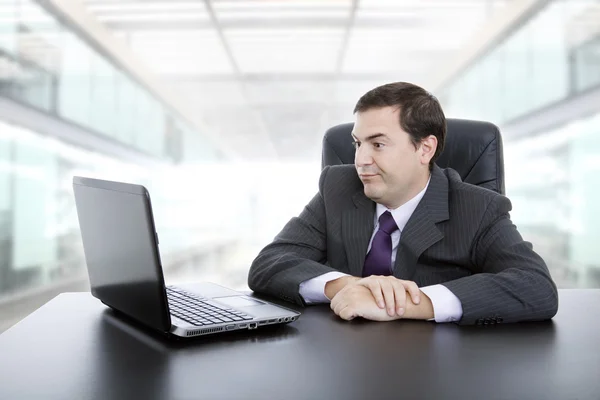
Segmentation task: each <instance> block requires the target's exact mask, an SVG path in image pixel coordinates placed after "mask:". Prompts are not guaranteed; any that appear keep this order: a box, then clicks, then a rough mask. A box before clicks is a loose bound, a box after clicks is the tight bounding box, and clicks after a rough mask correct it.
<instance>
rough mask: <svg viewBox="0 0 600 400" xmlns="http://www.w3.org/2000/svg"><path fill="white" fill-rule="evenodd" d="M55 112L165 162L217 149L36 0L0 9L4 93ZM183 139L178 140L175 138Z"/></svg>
mask: <svg viewBox="0 0 600 400" xmlns="http://www.w3.org/2000/svg"><path fill="white" fill-rule="evenodd" d="M2 95H3V96H6V97H9V98H11V99H14V100H17V101H19V102H22V103H25V104H27V105H29V106H32V107H35V108H37V109H40V110H43V111H45V112H48V113H51V114H54V115H56V116H58V117H60V118H63V119H65V120H68V121H71V122H74V123H76V124H79V125H81V126H82V127H85V128H87V129H90V130H93V131H95V132H97V133H99V134H101V135H105V136H107V137H109V138H111V139H114V140H117V141H119V142H121V143H124V144H127V145H130V146H132V147H135V148H136V149H138V150H140V151H142V152H144V153H146V154H149V155H152V156H156V157H159V158H163V159H169V160H173V161H175V162H179V161H182V159H181V157H182V156H183V155H184V150H183V147H184V146H185V145H186V144H185V143H184V142H183V138H184V136H186V135H185V133H184V132H193V134H194V135H196V136H197V137H198V139H197V140H195V141H194V143H191V144H190V145H193V146H197V147H196V148H195V149H191V150H192V151H193V150H198V151H201V152H203V153H205V154H211V155H212V156H215V157H217V158H219V157H220V154H219V151H218V150H217V149H216V147H215V145H214V144H213V143H212V142H211V141H210V140H208V139H207V138H206V137H203V136H202V135H201V134H199V133H198V132H194V131H193V130H192V129H191V128H190V127H189V124H188V123H187V122H186V121H184V120H183V119H182V118H180V117H179V116H178V115H177V114H176V113H175V112H173V111H172V110H170V109H169V107H168V106H167V105H166V104H163V103H162V102H161V101H160V100H159V99H157V98H156V97H155V96H154V95H153V94H152V93H150V92H149V91H148V90H147V89H146V88H145V87H144V86H142V85H140V84H139V83H138V82H137V81H136V80H135V79H133V78H132V76H130V75H129V74H128V73H127V72H126V71H124V70H123V69H121V68H120V67H118V66H117V65H114V64H113V63H111V62H110V61H109V60H107V59H106V58H105V57H104V56H103V55H101V54H100V53H99V52H98V51H96V50H95V49H94V48H93V46H91V45H90V44H89V43H88V42H86V40H85V39H84V38H82V37H81V36H80V35H78V33H77V32H73V31H71V30H70V29H69V27H68V26H65V25H63V24H62V23H60V22H59V21H58V20H57V19H56V18H55V17H54V16H53V15H51V14H49V13H48V12H47V11H46V10H45V9H44V8H43V7H42V6H41V5H40V4H39V3H38V2H37V1H35V0H3V1H2V2H1V4H0V96H2ZM174 137H177V138H179V139H174Z"/></svg>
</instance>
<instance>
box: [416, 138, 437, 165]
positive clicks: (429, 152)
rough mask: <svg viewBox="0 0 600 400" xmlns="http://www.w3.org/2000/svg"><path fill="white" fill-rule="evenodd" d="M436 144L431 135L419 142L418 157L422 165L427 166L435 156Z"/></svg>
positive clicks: (435, 139)
mask: <svg viewBox="0 0 600 400" xmlns="http://www.w3.org/2000/svg"><path fill="white" fill-rule="evenodd" d="M437 144H438V141H437V138H436V137H435V136H433V135H429V136H427V137H426V138H424V139H422V140H421V146H420V148H419V151H420V154H419V156H420V157H421V163H422V164H423V165H429V161H431V159H432V158H433V156H434V154H435V150H436V149H437Z"/></svg>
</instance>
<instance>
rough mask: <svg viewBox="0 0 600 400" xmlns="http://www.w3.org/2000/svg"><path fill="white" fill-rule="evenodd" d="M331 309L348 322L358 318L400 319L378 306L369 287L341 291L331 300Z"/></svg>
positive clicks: (347, 287) (373, 319)
mask: <svg viewBox="0 0 600 400" xmlns="http://www.w3.org/2000/svg"><path fill="white" fill-rule="evenodd" d="M331 309H332V310H333V312H335V314H336V315H338V316H339V317H340V318H342V319H345V320H347V321H350V320H352V319H354V318H356V317H362V318H365V319H370V320H372V321H392V320H395V319H399V318H400V317H399V316H397V315H394V316H389V315H388V313H387V312H386V310H385V309H382V308H379V307H378V306H377V304H376V303H375V298H374V297H373V295H372V294H371V291H370V290H369V289H368V288H367V287H365V286H363V285H356V284H350V285H347V286H345V287H344V288H343V289H341V290H340V291H339V292H338V293H337V294H336V295H335V297H334V298H333V299H332V300H331Z"/></svg>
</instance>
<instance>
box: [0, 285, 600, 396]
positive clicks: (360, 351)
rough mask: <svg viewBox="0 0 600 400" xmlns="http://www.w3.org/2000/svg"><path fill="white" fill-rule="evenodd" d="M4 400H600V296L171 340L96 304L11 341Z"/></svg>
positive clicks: (52, 316)
mask: <svg viewBox="0 0 600 400" xmlns="http://www.w3.org/2000/svg"><path fill="white" fill-rule="evenodd" d="M0 381H1V383H0V399H30V398H39V399H45V400H49V399H192V398H202V399H218V398H224V399H271V398H272V399H311V400H312V399H337V398H340V399H387V398H410V399H417V398H434V399H449V398H450V399H454V398H456V399H509V398H510V399H542V398H544V399H548V398H553V399H598V398H600V290H561V291H560V307H559V312H558V314H557V316H556V317H555V318H554V320H553V321H549V322H542V323H527V324H512V325H511V324H501V325H495V326H473V327H459V326H457V325H454V324H439V325H436V324H435V323H430V322H421V321H395V322H384V323H377V322H369V321H363V320H361V321H358V320H357V321H352V322H344V321H342V320H339V319H338V318H337V317H335V316H334V315H333V314H332V312H331V311H330V310H329V308H328V307H327V306H315V307H310V308H307V309H306V310H305V311H304V314H303V316H302V317H301V318H300V319H299V320H298V321H296V322H294V323H292V324H290V325H287V326H280V327H276V328H267V329H262V330H261V329H258V330H255V331H251V332H242V333H229V334H226V335H224V336H223V335H221V336H213V337H207V338H199V339H193V340H191V341H183V342H170V341H168V340H166V339H163V338H161V337H160V336H158V335H154V334H151V333H149V332H148V331H146V330H144V329H141V328H139V327H137V326H133V325H131V324H129V323H127V322H125V321H124V320H123V319H122V318H121V317H119V316H117V315H116V314H114V313H113V312H112V311H111V310H109V309H108V308H106V307H105V306H104V305H102V304H101V303H100V302H99V301H98V300H96V299H95V298H93V297H92V296H91V295H90V294H88V293H67V294H61V295H59V296H58V297H56V298H54V299H53V300H52V301H50V302H49V303H47V304H46V305H44V306H43V307H41V308H40V309H38V310H37V311H35V312H34V313H33V314H31V315H30V316H29V317H27V318H26V319H24V320H23V321H21V322H20V323H18V324H17V325H15V326H14V327H12V328H11V329H9V330H8V331H6V332H5V333H4V334H2V335H1V336H0Z"/></svg>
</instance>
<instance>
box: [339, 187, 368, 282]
mask: <svg viewBox="0 0 600 400" xmlns="http://www.w3.org/2000/svg"><path fill="white" fill-rule="evenodd" d="M352 200H353V201H354V205H355V208H354V209H349V210H346V211H345V212H344V213H343V215H342V235H343V241H344V244H345V247H346V255H347V257H348V268H349V272H350V274H351V275H354V276H362V270H363V264H364V262H365V257H366V255H367V247H368V246H369V239H370V238H371V235H372V234H373V228H374V218H375V203H374V202H373V201H372V200H370V199H369V198H368V197H366V196H365V194H364V192H363V191H362V189H361V191H359V192H356V193H355V194H354V196H353V197H352Z"/></svg>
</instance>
